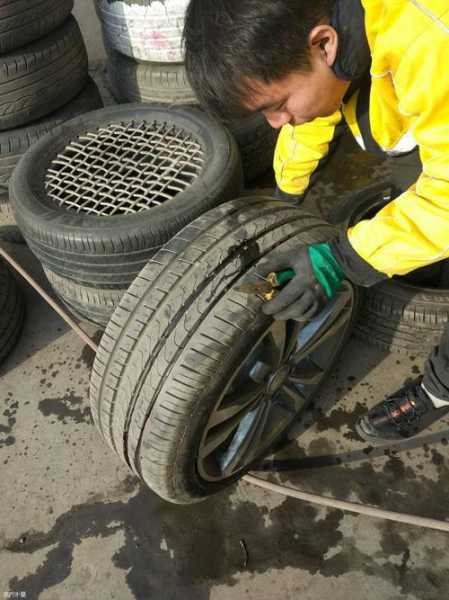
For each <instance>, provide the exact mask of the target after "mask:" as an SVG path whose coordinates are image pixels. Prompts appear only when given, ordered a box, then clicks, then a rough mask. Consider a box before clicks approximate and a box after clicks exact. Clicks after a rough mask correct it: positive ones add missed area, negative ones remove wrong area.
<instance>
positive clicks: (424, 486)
mask: <svg viewBox="0 0 449 600" xmlns="http://www.w3.org/2000/svg"><path fill="white" fill-rule="evenodd" d="M76 4H77V6H76V14H77V15H78V17H80V19H81V25H82V27H83V29H84V30H85V32H86V33H87V39H88V41H89V40H91V41H92V42H93V45H92V46H91V47H90V51H91V59H92V60H97V59H98V58H100V57H101V56H100V54H99V52H101V45H99V43H98V42H99V39H98V35H97V33H98V28H97V26H96V25H95V21H94V20H93V13H92V7H91V6H90V3H87V2H86V0H81V1H78V2H77V3H76ZM91 27H94V30H92V29H91ZM388 169H389V166H388V165H387V164H385V163H380V162H379V161H377V160H375V159H373V158H370V157H367V156H365V155H361V154H360V153H359V152H357V151H356V149H355V147H354V146H353V145H352V143H351V142H350V141H346V142H345V144H344V145H343V147H342V149H341V150H340V151H339V154H338V156H336V157H334V159H333V160H332V161H331V164H330V165H329V168H328V169H327V171H326V173H324V174H323V178H322V179H321V181H320V183H319V184H317V186H316V187H315V189H314V191H313V193H311V194H310V196H309V199H308V203H309V206H311V207H312V208H313V209H316V208H317V207H318V208H319V209H321V210H327V208H328V207H329V205H331V204H332V203H333V202H335V201H336V197H338V195H340V194H341V193H343V192H344V191H347V190H348V189H351V188H353V187H359V186H362V185H364V184H365V183H368V182H369V181H370V180H371V179H372V178H378V177H381V176H383V175H385V174H386V173H387V172H388ZM342 174H344V176H342ZM270 183H271V178H267V180H266V182H265V183H263V182H262V183H261V185H264V184H265V185H270ZM8 249H9V250H10V251H12V252H13V253H14V254H15V255H16V256H17V258H18V259H19V260H20V261H21V262H22V264H24V265H27V267H28V268H29V269H30V270H31V271H32V272H33V273H34V274H36V276H37V277H38V278H39V279H40V280H41V281H44V278H43V275H42V272H41V270H40V267H39V265H37V263H36V261H35V260H34V258H33V257H32V255H31V254H30V253H29V251H28V250H27V249H26V248H25V247H20V246H13V245H9V246H8ZM21 285H22V287H23V289H24V292H25V293H26V296H27V318H26V323H25V328H24V331H23V334H22V337H21V339H20V342H19V344H18V345H17V347H16V348H15V350H14V351H13V353H12V354H11V356H10V357H9V359H8V360H7V361H6V363H4V364H3V366H2V368H1V371H0V402H1V403H2V410H1V411H0V464H1V465H2V502H1V506H0V552H1V554H0V595H1V594H2V593H3V594H4V597H8V596H7V593H8V592H12V593H16V594H18V595H16V596H14V595H11V596H10V597H21V596H20V593H21V592H22V593H25V596H23V595H22V597H26V598H27V600H30V599H33V600H34V599H35V598H39V599H42V600H59V599H63V598H70V599H71V600H84V599H87V598H95V599H96V600H109V599H112V598H114V599H118V600H128V599H134V598H136V599H138V600H178V599H179V600H186V599H187V600H231V599H237V598H239V599H244V600H252V599H254V600H273V598H274V599H279V600H281V599H282V600H288V599H292V600H293V599H295V600H296V599H299V598H301V600H323V599H326V598H330V597H332V600H348V599H354V600H361V599H364V600H379V599H380V600H399V599H407V600H434V599H435V600H436V599H438V600H440V599H441V598H445V597H446V594H447V593H448V590H449V557H448V556H449V537H448V536H447V535H446V534H443V533H438V532H434V531H427V530H423V529H417V528H414V527H410V526H405V525H399V524H393V523H390V522H384V521H381V520H375V519H369V518H365V517H358V516H355V515H352V514H346V513H343V512H341V511H337V510H327V509H321V508H317V507H314V506H311V505H307V504H304V503H302V502H299V501H295V500H291V499H285V498H284V497H282V496H278V495H276V494H271V493H266V492H264V491H261V490H259V489H257V488H254V487H251V486H249V485H247V484H245V483H241V484H239V485H237V486H235V487H233V488H231V489H229V490H228V491H227V492H225V493H223V494H221V495H219V496H217V497H215V498H212V499H210V500H208V501H206V502H205V503H203V504H200V505H196V506H192V507H177V506H172V505H169V504H167V503H164V502H163V501H161V500H160V499H159V498H158V497H156V496H155V495H154V494H152V493H151V492H150V491H149V490H148V489H146V488H145V486H143V485H142V484H141V483H140V482H139V480H138V479H136V478H135V477H134V476H132V475H131V474H130V473H129V472H128V470H127V468H126V466H124V465H123V464H121V463H120V462H119V460H118V459H117V458H116V457H115V456H114V455H113V454H112V453H111V452H110V451H109V449H108V448H106V446H105V445H104V443H103V442H102V440H101V439H100V436H99V434H98V433H97V431H96V430H95V428H94V426H93V425H92V423H91V418H90V413H89V407H88V385H89V372H90V367H91V364H92V359H93V356H92V352H91V351H90V350H89V349H88V348H87V347H86V346H84V345H83V343H82V342H81V341H80V340H79V339H78V338H77V337H76V336H75V335H74V334H73V333H72V332H71V331H70V330H68V328H67V327H66V326H65V325H64V324H63V323H62V322H61V320H60V319H59V317H57V316H56V315H55V314H54V313H53V312H52V311H51V310H50V309H49V308H48V307H47V306H46V305H45V303H44V302H43V301H42V300H41V299H40V298H39V297H38V296H37V295H36V294H35V293H34V292H33V291H32V290H31V289H30V288H28V287H27V286H26V285H24V284H21ZM89 332H90V333H91V334H93V333H94V331H93V330H92V329H89ZM422 362H423V357H415V356H406V355H393V354H391V355H387V354H386V353H382V352H379V351H377V350H373V349H372V348H370V347H368V346H365V345H363V344H361V343H359V342H356V341H355V340H351V341H350V342H349V344H348V345H347V347H346V349H345V351H344V353H343V355H342V356H341V358H340V360H339V363H338V365H337V367H336V369H335V371H334V373H333V375H332V377H331V378H330V380H329V382H328V384H327V385H326V387H325V388H324V389H323V391H322V393H321V395H320V397H319V399H318V400H317V402H316V403H315V406H314V409H313V410H311V411H310V412H309V413H308V415H307V418H306V421H305V424H304V423H303V425H302V426H301V427H299V426H298V428H297V430H296V431H295V432H294V435H292V438H293V439H292V441H291V443H290V444H289V445H288V446H286V447H285V448H284V449H283V450H282V451H280V452H279V453H278V454H277V455H276V456H275V460H276V461H277V464H276V468H277V469H278V472H276V473H273V474H271V475H270V478H272V479H273V480H277V481H281V482H284V483H287V484H289V485H293V486H298V487H301V488H303V489H306V490H308V491H312V492H316V493H322V494H326V495H331V496H335V497H337V498H342V499H350V500H355V501H360V502H367V503H370V504H373V505H376V506H382V507H385V508H388V509H392V510H398V511H405V512H410V513H415V514H419V515H423V516H427V517H434V518H439V519H444V518H446V517H447V512H448V510H447V498H448V495H449V469H448V458H449V445H448V441H447V440H448V439H449V422H448V421H444V422H440V423H438V424H435V426H434V427H433V428H432V429H431V430H430V431H429V432H427V433H426V434H425V435H423V436H421V437H419V438H417V439H415V440H410V441H409V442H407V443H405V444H403V445H401V446H400V447H396V448H394V447H393V448H388V447H381V448H378V449H376V450H372V449H370V448H367V447H366V446H365V445H364V444H363V443H362V442H361V441H360V440H359V439H358V438H357V436H356V435H355V434H354V432H353V424H354V421H355V419H356V418H357V416H358V415H360V414H361V413H362V412H363V411H364V410H365V408H366V407H367V406H371V405H372V404H374V403H375V402H376V401H378V399H380V398H381V397H382V396H383V395H384V394H386V393H388V392H390V391H392V390H393V389H395V388H396V387H398V386H399V385H400V384H401V383H402V381H403V380H404V379H405V378H407V377H410V376H413V375H414V374H415V373H416V372H418V371H419V370H420V369H421V367H422ZM285 459H289V460H295V461H296V468H297V470H296V471H295V472H293V473H291V472H284V471H282V461H283V460H285ZM245 548H246V550H245Z"/></svg>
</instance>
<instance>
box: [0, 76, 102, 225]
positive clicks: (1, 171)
mask: <svg viewBox="0 0 449 600" xmlns="http://www.w3.org/2000/svg"><path fill="white" fill-rule="evenodd" d="M102 106H103V101H102V99H101V96H100V92H99V91H98V87H97V85H96V83H95V82H94V81H93V79H91V78H90V77H89V79H88V83H87V85H86V86H85V88H84V89H83V90H82V91H81V93H79V94H78V96H76V97H75V98H74V99H73V100H71V101H70V102H69V103H68V104H66V105H64V106H63V107H62V108H59V109H58V110H57V111H55V112H54V113H52V114H51V115H48V116H46V117H43V118H41V119H39V120H38V121H36V122H34V123H32V124H31V125H26V126H24V127H20V128H19V129H13V130H11V131H5V132H3V133H0V187H2V186H4V187H7V186H8V184H9V180H10V178H11V175H12V172H13V170H14V167H15V166H16V164H17V163H18V161H19V159H20V157H21V156H22V155H23V154H24V153H25V152H26V151H27V150H28V149H29V148H30V146H32V145H33V144H35V143H36V142H37V141H38V140H39V139H41V138H42V137H44V135H47V133H49V132H50V131H52V130H53V129H54V128H55V127H56V126H57V125H60V124H61V123H63V122H65V121H68V120H69V119H72V118H73V117H75V116H77V115H81V114H84V113H86V112H90V111H92V110H95V109H98V108H101V107H102ZM11 216H12V215H11Z"/></svg>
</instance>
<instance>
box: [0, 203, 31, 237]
mask: <svg viewBox="0 0 449 600" xmlns="http://www.w3.org/2000/svg"><path fill="white" fill-rule="evenodd" d="M0 240H2V241H4V242H10V243H12V244H25V239H24V237H23V235H22V234H21V232H20V229H19V228H18V227H17V225H16V220H15V218H14V215H13V212H12V210H11V205H10V204H9V195H8V192H7V191H3V195H1V196H0Z"/></svg>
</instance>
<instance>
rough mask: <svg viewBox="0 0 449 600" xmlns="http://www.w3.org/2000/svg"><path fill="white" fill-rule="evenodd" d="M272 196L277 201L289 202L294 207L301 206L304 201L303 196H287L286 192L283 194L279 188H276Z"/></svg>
mask: <svg viewBox="0 0 449 600" xmlns="http://www.w3.org/2000/svg"><path fill="white" fill-rule="evenodd" d="M274 195H275V197H276V198H277V199H278V200H283V201H284V202H291V203H292V204H295V205H299V204H301V203H302V202H303V200H304V194H287V192H283V191H282V190H281V189H280V188H279V187H277V188H276V190H275V192H274Z"/></svg>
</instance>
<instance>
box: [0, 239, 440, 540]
mask: <svg viewBox="0 0 449 600" xmlns="http://www.w3.org/2000/svg"><path fill="white" fill-rule="evenodd" d="M0 256H2V257H3V258H4V259H5V260H6V261H7V262H8V263H9V264H10V265H11V266H12V267H13V268H14V269H15V270H16V271H17V272H18V273H19V274H20V275H21V276H22V277H23V278H24V279H25V280H26V281H27V283H29V284H30V285H31V286H32V287H33V288H34V289H35V290H36V291H37V293H38V294H39V295H40V296H41V297H42V298H43V299H44V300H45V301H46V302H47V303H48V304H49V305H50V306H51V308H53V310H55V311H56V312H57V313H58V315H59V316H60V317H61V318H62V319H64V321H65V322H66V323H67V324H68V325H69V326H70V327H71V328H72V329H73V331H74V332H75V333H76V334H77V335H78V336H79V337H80V338H81V339H82V340H83V342H85V343H86V344H87V345H88V346H89V347H90V348H91V349H92V350H93V351H94V352H96V351H97V350H98V346H97V344H95V342H94V341H93V340H92V339H91V338H90V337H89V336H88V335H87V333H86V332H85V331H83V329H81V327H80V326H79V325H78V324H77V323H76V322H75V321H74V320H73V319H72V318H71V317H70V316H69V315H68V314H67V312H66V311H64V310H63V309H62V308H61V307H60V306H59V305H58V304H57V302H55V301H54V300H53V298H51V296H49V295H48V294H47V293H46V292H45V290H44V289H43V288H42V287H41V286H40V285H39V284H38V283H37V282H36V281H35V280H34V279H33V278H32V277H31V276H30V275H29V274H28V273H27V272H26V271H25V270H24V269H23V268H22V267H21V266H20V265H19V264H18V263H17V262H16V261H15V260H14V259H13V258H12V256H10V254H8V252H6V250H4V248H2V247H1V245H0ZM243 481H245V482H246V483H249V484H251V485H255V486H257V487H260V488H263V489H264V490H268V491H270V492H275V493H278V494H282V495H283V496H287V497H290V498H296V499H298V500H302V501H304V502H309V503H311V504H317V505H319V506H326V507H328V508H334V509H338V510H343V511H347V512H352V513H356V514H358V515H364V516H367V517H374V518H377V519H385V520H388V521H394V522H396V523H405V524H407V525H414V526H417V527H425V528H427V529H437V530H439V531H448V532H449V522H448V521H439V520H437V519H428V518H425V517H419V516H415V515H409V514H405V513H400V512H393V511H389V510H383V509H381V508H375V507H374V506H370V505H367V504H359V503H356V502H346V501H344V500H337V499H335V498H329V497H326V496H320V495H316V494H309V493H308V492H303V491H302V490H299V489H297V488H292V487H288V486H285V485H278V484H275V483H271V482H270V481H267V480H265V479H261V478H260V477H255V476H254V475H245V477H243Z"/></svg>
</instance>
